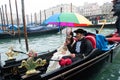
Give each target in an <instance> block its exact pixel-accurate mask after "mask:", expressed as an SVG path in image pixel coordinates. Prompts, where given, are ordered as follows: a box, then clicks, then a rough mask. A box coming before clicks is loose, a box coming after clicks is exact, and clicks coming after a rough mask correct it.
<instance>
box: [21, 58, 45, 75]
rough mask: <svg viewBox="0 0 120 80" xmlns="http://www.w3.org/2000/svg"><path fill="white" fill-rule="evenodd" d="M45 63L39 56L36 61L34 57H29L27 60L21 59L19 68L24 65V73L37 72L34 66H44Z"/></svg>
mask: <svg viewBox="0 0 120 80" xmlns="http://www.w3.org/2000/svg"><path fill="white" fill-rule="evenodd" d="M45 64H46V60H45V59H44V60H42V59H41V58H38V59H37V60H36V61H34V57H29V58H28V59H27V60H23V61H22V63H21V66H19V68H22V67H25V68H26V69H27V72H26V75H30V74H34V73H37V72H38V71H37V70H36V69H35V68H37V67H40V66H44V65H45Z"/></svg>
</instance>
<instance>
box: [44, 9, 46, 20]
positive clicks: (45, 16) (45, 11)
mask: <svg viewBox="0 0 120 80" xmlns="http://www.w3.org/2000/svg"><path fill="white" fill-rule="evenodd" d="M44 15H45V20H46V10H44Z"/></svg>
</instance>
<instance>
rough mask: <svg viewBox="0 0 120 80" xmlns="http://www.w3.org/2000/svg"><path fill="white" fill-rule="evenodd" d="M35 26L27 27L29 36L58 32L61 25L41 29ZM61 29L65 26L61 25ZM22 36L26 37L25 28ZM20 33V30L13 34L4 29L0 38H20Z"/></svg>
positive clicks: (21, 33)
mask: <svg viewBox="0 0 120 80" xmlns="http://www.w3.org/2000/svg"><path fill="white" fill-rule="evenodd" d="M35 28H36V27H34V30H32V29H33V28H32V29H31V28H28V29H27V34H28V37H32V36H39V35H44V34H53V33H57V32H59V31H60V30H59V27H46V26H44V28H42V29H40V28H36V29H35ZM60 29H63V27H61V28H60ZM20 35H21V37H24V32H23V30H22V31H21V32H20ZM18 36H19V34H18V32H17V31H16V32H14V33H13V34H11V33H10V32H7V31H4V32H3V33H0V39H8V38H18Z"/></svg>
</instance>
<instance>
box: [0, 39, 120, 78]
mask: <svg viewBox="0 0 120 80" xmlns="http://www.w3.org/2000/svg"><path fill="white" fill-rule="evenodd" d="M109 45H112V47H111V48H110V50H108V51H101V50H99V49H97V48H95V49H93V51H92V52H90V53H89V55H88V56H86V57H85V58H83V59H80V60H77V61H75V62H73V63H72V64H70V65H68V66H64V67H61V68H59V69H56V70H54V71H51V72H48V73H46V70H47V67H48V65H49V61H50V60H51V57H52V55H53V54H54V53H55V52H56V51H57V50H54V51H52V52H48V53H44V54H41V55H38V56H37V57H35V60H36V59H38V58H42V59H46V61H47V64H45V65H44V66H41V67H37V68H36V70H38V71H39V72H38V73H35V74H31V75H26V74H25V73H26V71H27V70H26V69H25V68H24V67H23V68H18V66H20V65H21V62H22V60H19V61H16V60H14V59H13V60H11V61H6V64H5V65H3V66H1V78H2V79H3V80H10V79H15V80H78V79H81V80H84V78H87V76H86V75H88V76H89V75H90V74H91V73H92V72H91V71H93V70H96V69H95V68H96V66H97V65H101V63H104V62H105V61H106V60H110V61H111V62H112V58H113V55H114V50H116V49H117V48H119V47H120V44H119V42H112V41H110V42H109ZM26 59H27V58H26ZM26 59H25V60H26Z"/></svg>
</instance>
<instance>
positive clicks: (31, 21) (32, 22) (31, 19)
mask: <svg viewBox="0 0 120 80" xmlns="http://www.w3.org/2000/svg"><path fill="white" fill-rule="evenodd" d="M32 23H33V20H32V13H31V25H32Z"/></svg>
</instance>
